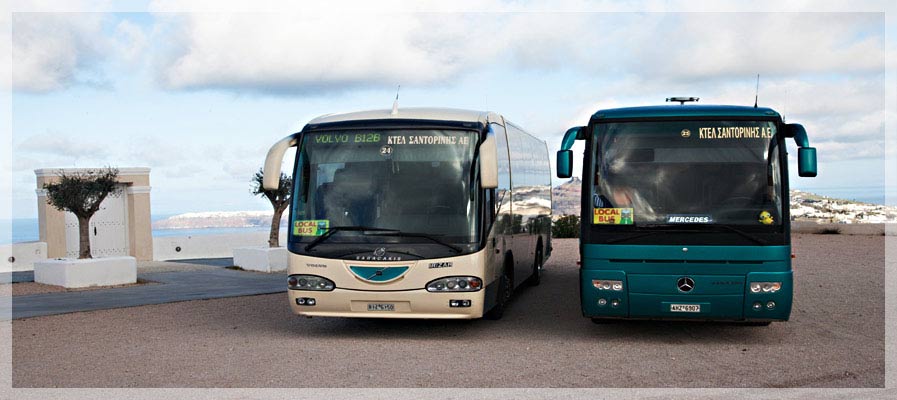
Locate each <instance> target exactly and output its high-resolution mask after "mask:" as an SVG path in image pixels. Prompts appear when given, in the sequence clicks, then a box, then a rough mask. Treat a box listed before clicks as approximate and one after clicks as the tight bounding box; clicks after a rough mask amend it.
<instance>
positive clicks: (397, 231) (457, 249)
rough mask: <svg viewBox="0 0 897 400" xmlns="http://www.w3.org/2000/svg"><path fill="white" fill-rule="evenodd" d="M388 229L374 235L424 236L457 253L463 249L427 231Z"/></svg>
mask: <svg viewBox="0 0 897 400" xmlns="http://www.w3.org/2000/svg"><path fill="white" fill-rule="evenodd" d="M388 231H389V232H384V233H375V234H372V236H398V237H417V238H423V239H427V240H429V241H432V242H433V243H437V244H441V245H443V246H445V247H448V248H450V249H452V250H454V251H455V253H460V252H461V249H459V248H458V247H456V246H454V245H451V244H448V243H446V242H443V241H442V240H439V239H437V238H436V237H435V236H434V235H428V234H426V233H412V232H402V231H399V230H395V229H388Z"/></svg>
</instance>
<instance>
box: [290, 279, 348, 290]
mask: <svg viewBox="0 0 897 400" xmlns="http://www.w3.org/2000/svg"><path fill="white" fill-rule="evenodd" d="M287 285H288V286H289V287H290V289H293V290H316V291H322V292H329V291H331V290H333V288H334V287H336V286H335V285H334V284H333V281H331V280H330V279H327V278H322V277H320V276H315V275H290V276H289V277H288V278H287Z"/></svg>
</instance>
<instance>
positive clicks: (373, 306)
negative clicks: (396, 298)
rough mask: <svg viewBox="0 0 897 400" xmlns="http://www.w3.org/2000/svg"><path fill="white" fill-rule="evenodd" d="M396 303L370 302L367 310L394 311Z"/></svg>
mask: <svg viewBox="0 0 897 400" xmlns="http://www.w3.org/2000/svg"><path fill="white" fill-rule="evenodd" d="M395 310H396V305H395V304H392V303H370V304H368V311H395Z"/></svg>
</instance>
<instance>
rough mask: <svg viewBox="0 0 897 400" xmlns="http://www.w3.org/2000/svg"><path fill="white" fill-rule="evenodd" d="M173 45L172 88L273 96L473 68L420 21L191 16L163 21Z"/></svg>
mask: <svg viewBox="0 0 897 400" xmlns="http://www.w3.org/2000/svg"><path fill="white" fill-rule="evenodd" d="M158 18H161V19H163V20H166V21H165V22H164V23H165V24H166V25H167V26H168V27H169V28H168V29H163V33H162V34H161V35H163V37H164V38H165V42H170V43H173V44H174V45H173V46H172V48H170V49H169V54H168V55H165V56H163V57H162V59H161V60H160V61H159V62H160V65H161V71H160V76H161V78H162V81H163V83H164V84H165V85H167V86H168V87H170V88H175V89H197V88H200V89H201V88H223V89H234V90H245V89H250V90H253V89H254V90H261V91H271V92H303V91H339V90H343V89H346V88H351V87H367V86H383V85H385V86H393V85H395V84H397V83H407V84H431V83H435V82H440V81H442V80H444V79H447V78H450V77H453V76H455V75H456V74H457V73H458V72H459V71H460V69H461V67H462V66H465V65H466V64H468V63H469V62H470V60H469V59H468V58H467V57H466V56H465V54H464V53H463V52H458V51H453V49H452V48H448V47H444V46H438V42H439V41H440V40H445V39H446V38H445V37H444V36H440V37H436V38H434V37H433V33H432V32H428V31H429V30H430V28H429V27H428V26H426V25H425V24H423V23H422V20H421V18H418V17H415V16H414V15H398V14H392V15H369V14H352V13H348V14H325V15H315V14H301V15H291V14H188V15H177V16H172V17H166V16H164V15H160V16H158Z"/></svg>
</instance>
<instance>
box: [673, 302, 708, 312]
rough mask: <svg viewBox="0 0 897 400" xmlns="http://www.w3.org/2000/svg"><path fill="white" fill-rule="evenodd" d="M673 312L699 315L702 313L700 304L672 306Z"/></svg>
mask: <svg viewBox="0 0 897 400" xmlns="http://www.w3.org/2000/svg"><path fill="white" fill-rule="evenodd" d="M670 311H671V312H690V313H699V312H701V305H700V304H670Z"/></svg>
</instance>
